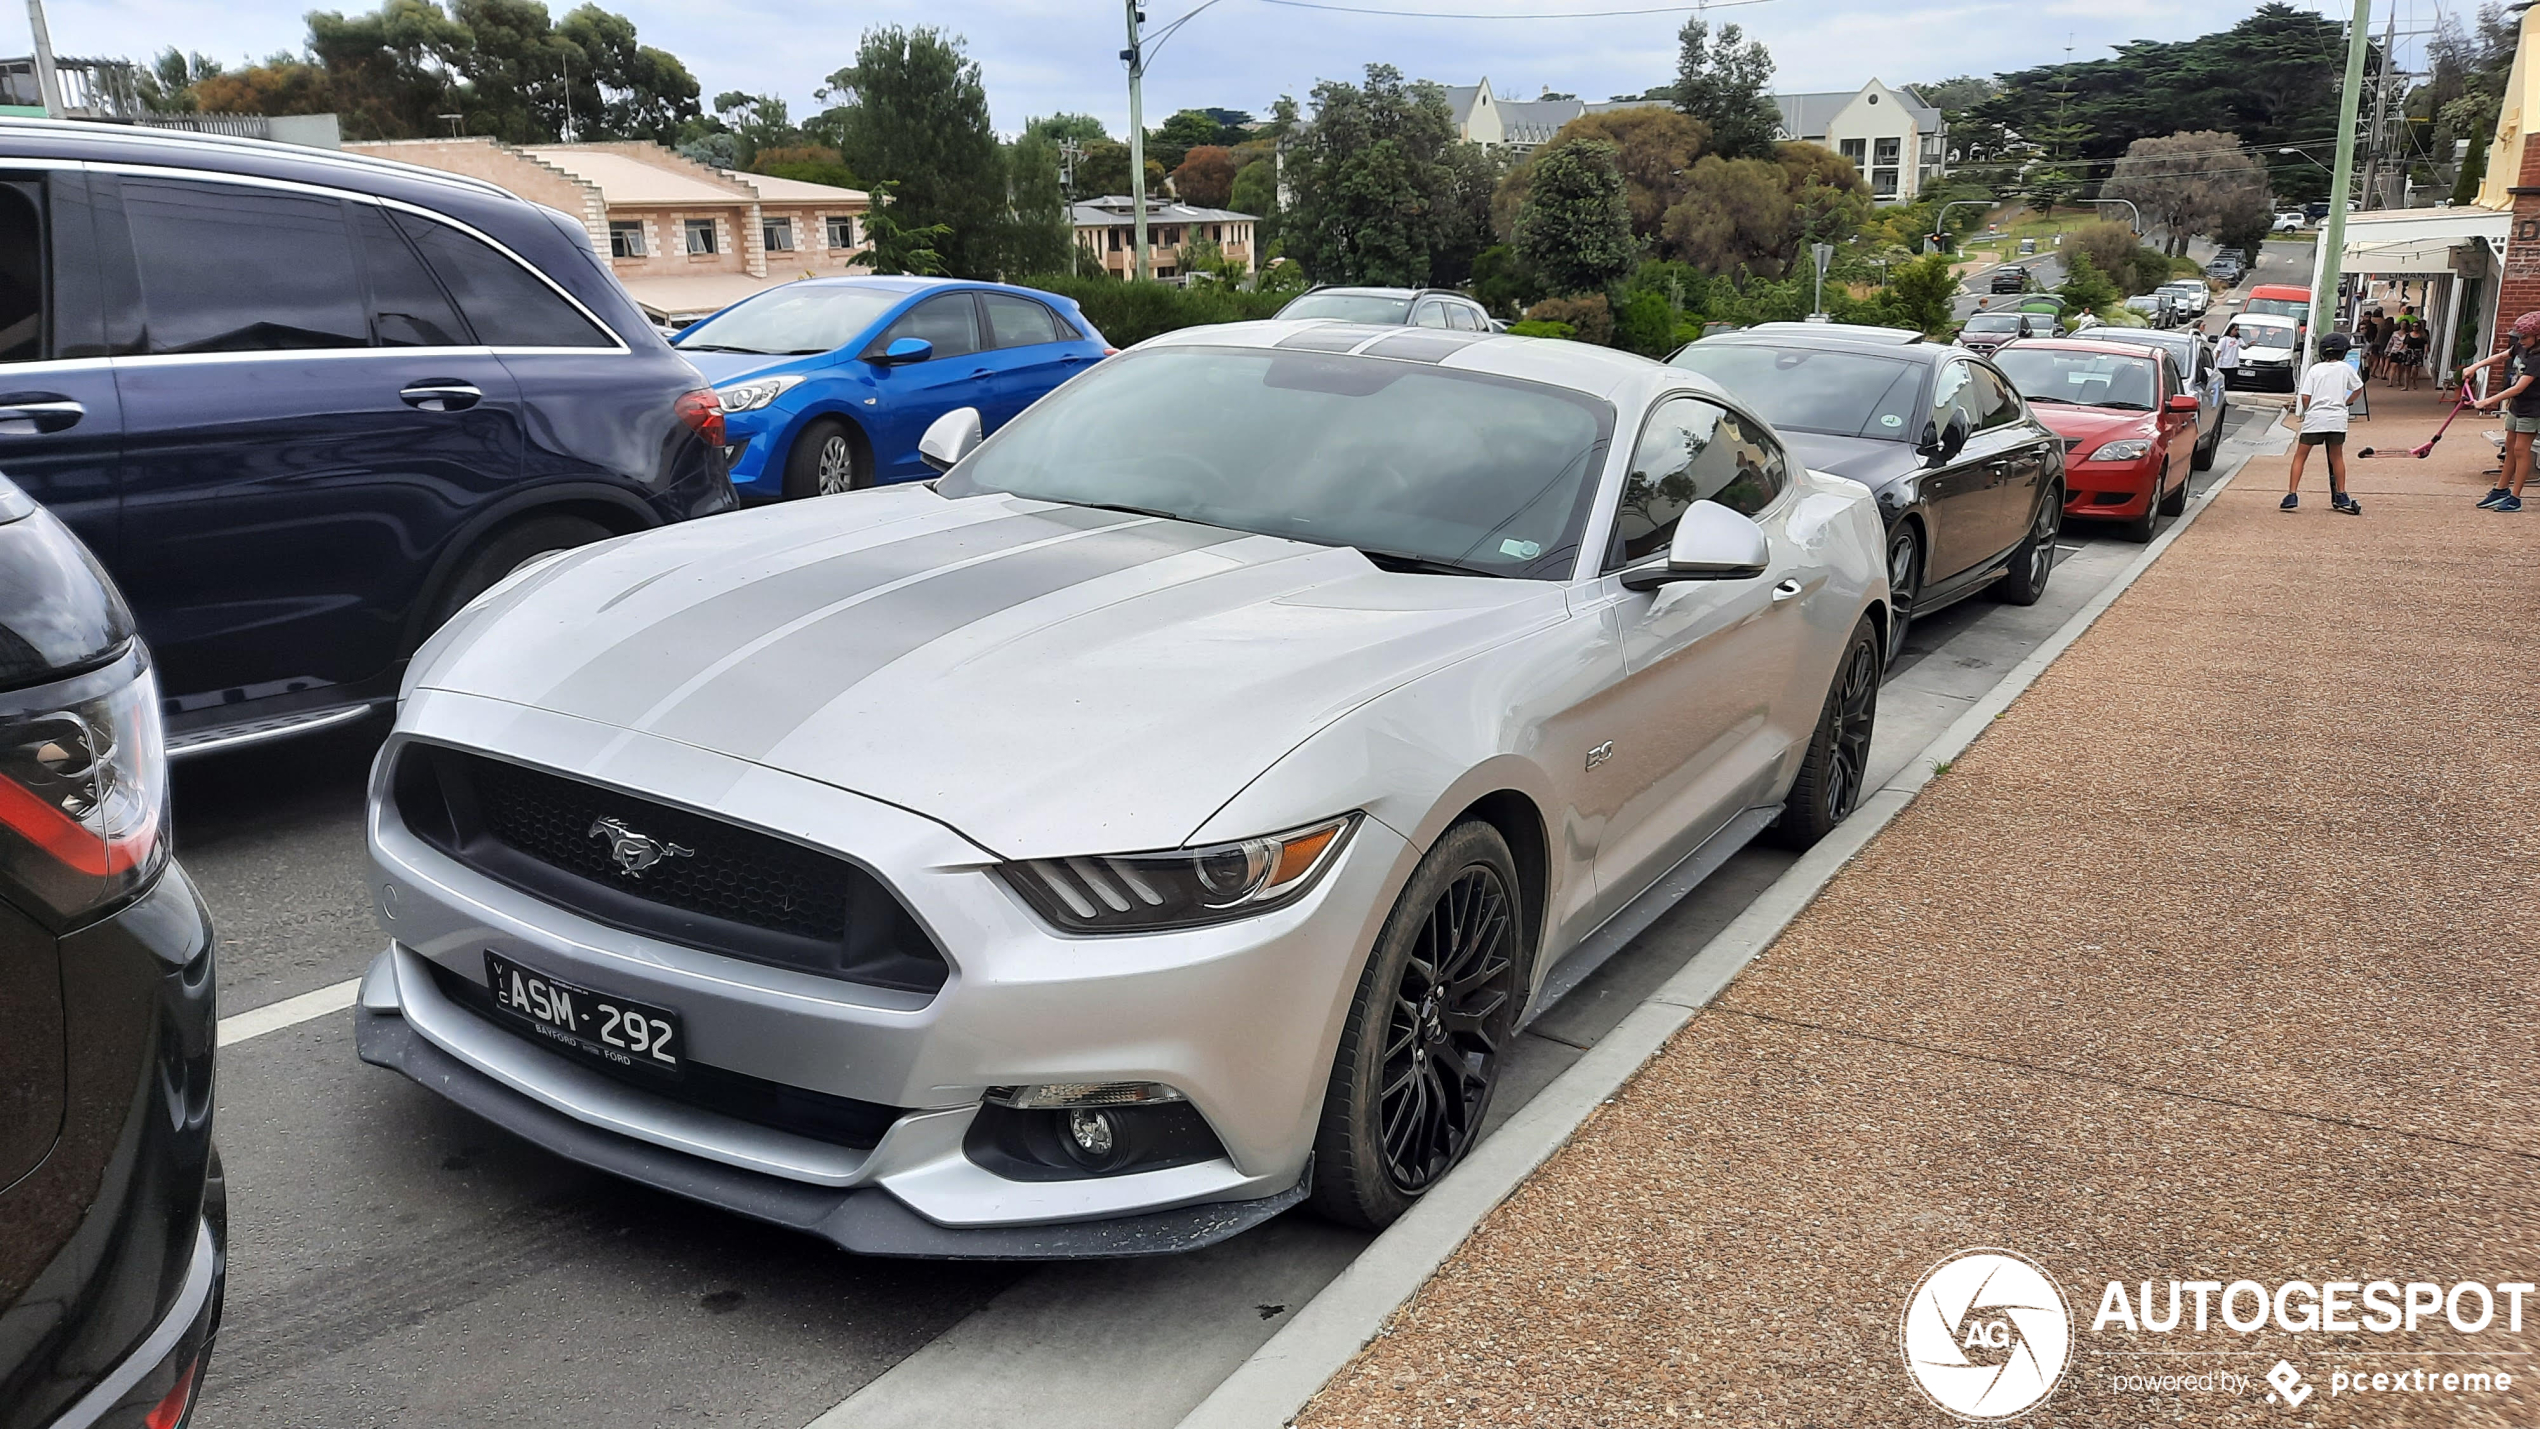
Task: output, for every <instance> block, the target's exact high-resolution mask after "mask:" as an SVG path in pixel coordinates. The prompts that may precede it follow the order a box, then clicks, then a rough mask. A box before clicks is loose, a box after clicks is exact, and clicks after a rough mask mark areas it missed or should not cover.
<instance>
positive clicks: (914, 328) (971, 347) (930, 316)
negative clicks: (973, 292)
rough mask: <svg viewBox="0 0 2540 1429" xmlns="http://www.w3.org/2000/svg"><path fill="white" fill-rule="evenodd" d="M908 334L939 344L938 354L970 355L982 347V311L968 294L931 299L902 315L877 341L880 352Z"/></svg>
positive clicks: (936, 354)
mask: <svg viewBox="0 0 2540 1429" xmlns="http://www.w3.org/2000/svg"><path fill="white" fill-rule="evenodd" d="M904 337H922V338H924V339H926V340H927V341H928V342H931V343H933V344H935V356H936V357H939V358H940V357H967V356H969V355H970V354H972V353H974V352H977V351H978V350H979V312H978V307H977V305H976V304H974V303H972V302H971V301H970V295H969V294H968V293H946V294H944V295H943V296H942V297H939V298H928V299H927V300H926V301H924V302H922V303H919V304H918V305H917V306H916V307H913V308H911V309H909V310H908V311H907V312H906V313H905V314H903V315H901V317H900V320H899V321H898V322H895V323H893V324H891V327H890V330H889V331H887V332H885V333H883V334H882V336H881V337H880V338H878V339H876V340H875V342H874V344H873V349H874V351H876V352H879V351H881V350H882V349H883V348H886V347H889V346H890V345H891V344H892V343H895V342H897V341H899V340H900V339H901V338H904Z"/></svg>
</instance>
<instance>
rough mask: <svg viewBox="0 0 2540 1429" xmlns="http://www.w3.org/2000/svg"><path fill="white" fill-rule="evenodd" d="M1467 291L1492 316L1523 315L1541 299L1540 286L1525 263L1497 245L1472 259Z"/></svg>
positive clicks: (1541, 291) (1501, 244)
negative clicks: (1471, 281)
mask: <svg viewBox="0 0 2540 1429" xmlns="http://www.w3.org/2000/svg"><path fill="white" fill-rule="evenodd" d="M1470 291H1471V292H1472V294H1473V298H1474V300H1475V301H1477V302H1479V303H1480V304H1481V305H1482V306H1483V307H1486V308H1488V309H1490V310H1491V312H1492V313H1493V314H1494V315H1495V316H1498V317H1503V318H1513V317H1519V316H1521V315H1523V314H1524V313H1525V311H1526V308H1527V306H1528V305H1529V304H1531V303H1533V302H1534V301H1535V300H1536V299H1538V298H1541V297H1542V296H1543V284H1542V283H1541V282H1540V281H1538V280H1537V279H1536V277H1535V274H1534V270H1533V269H1531V268H1529V267H1527V266H1526V260H1525V259H1523V258H1520V257H1518V256H1517V250H1516V249H1515V248H1513V247H1511V246H1510V245H1508V244H1505V243H1500V244H1494V245H1492V246H1491V247H1488V248H1485V249H1483V250H1482V251H1481V252H1480V253H1479V254H1477V255H1475V257H1474V259H1473V284H1472V287H1471V289H1470Z"/></svg>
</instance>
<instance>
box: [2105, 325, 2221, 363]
mask: <svg viewBox="0 0 2540 1429" xmlns="http://www.w3.org/2000/svg"><path fill="white" fill-rule="evenodd" d="M2091 336H2092V337H2094V338H2096V339H2098V340H2099V341H2101V342H2123V343H2131V344H2133V345H2134V346H2136V347H2157V348H2159V349H2161V350H2162V351H2163V352H2166V353H2168V354H2169V355H2170V356H2172V357H2174V358H2177V359H2178V361H2179V365H2180V366H2182V367H2184V366H2187V365H2189V364H2190V363H2191V362H2193V361H2194V359H2195V356H2196V352H2195V342H2196V339H2194V338H2192V337H2186V336H2182V335H2181V334H2178V333H2168V332H2154V331H2152V330H2151V329H2149V328H2102V329H2099V330H2098V331H2095V332H2093V333H2091Z"/></svg>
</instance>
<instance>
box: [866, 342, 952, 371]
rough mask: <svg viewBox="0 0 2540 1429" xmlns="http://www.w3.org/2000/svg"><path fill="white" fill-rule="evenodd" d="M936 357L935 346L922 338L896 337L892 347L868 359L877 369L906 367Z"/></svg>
mask: <svg viewBox="0 0 2540 1429" xmlns="http://www.w3.org/2000/svg"><path fill="white" fill-rule="evenodd" d="M934 355H935V344H933V343H931V342H928V341H927V340H926V339H924V338H922V337H895V338H892V339H891V345H890V346H889V347H886V348H884V349H882V350H881V351H880V352H877V353H875V354H873V356H872V357H870V358H868V359H866V360H867V361H869V362H871V363H872V364H873V365H874V366H876V367H904V366H906V365H908V364H909V363H912V362H924V361H925V360H927V359H928V358H930V357H933V356H934Z"/></svg>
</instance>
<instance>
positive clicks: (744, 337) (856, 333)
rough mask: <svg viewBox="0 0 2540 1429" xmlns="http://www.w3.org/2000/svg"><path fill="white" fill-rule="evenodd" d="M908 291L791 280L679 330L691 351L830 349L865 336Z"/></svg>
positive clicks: (683, 343) (680, 343)
mask: <svg viewBox="0 0 2540 1429" xmlns="http://www.w3.org/2000/svg"><path fill="white" fill-rule="evenodd" d="M907 296H908V294H906V293H901V292H893V291H890V290H889V289H885V288H836V287H828V286H814V285H811V284H795V285H790V286H787V287H782V288H776V289H773V290H771V291H768V292H765V293H761V294H759V295H758V296H757V297H755V298H748V299H744V300H743V301H741V302H738V303H735V304H733V305H732V306H731V307H728V308H725V309H724V310H723V311H722V312H719V313H717V314H715V315H714V316H713V317H710V318H708V319H706V320H705V321H704V322H701V323H698V324H697V325H695V326H694V327H691V328H688V329H687V330H686V331H684V332H682V333H680V334H679V338H678V340H677V342H676V343H675V344H674V346H677V347H680V348H684V349H686V350H688V351H690V352H759V353H771V354H772V353H810V352H829V351H832V350H834V349H837V348H841V347H844V346H846V345H847V344H849V343H851V342H854V341H855V340H856V339H858V338H860V337H862V336H864V334H865V331H866V330H867V329H869V328H871V327H872V326H873V324H874V323H875V322H876V321H877V320H879V319H880V318H881V316H882V315H883V314H884V313H887V312H889V311H890V310H891V309H892V308H894V307H896V306H898V305H899V303H900V301H901V300H902V299H904V298H906V297H907Z"/></svg>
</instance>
